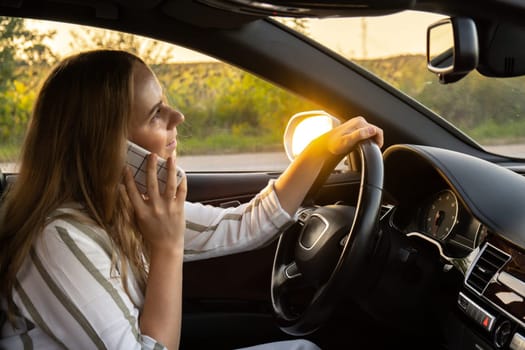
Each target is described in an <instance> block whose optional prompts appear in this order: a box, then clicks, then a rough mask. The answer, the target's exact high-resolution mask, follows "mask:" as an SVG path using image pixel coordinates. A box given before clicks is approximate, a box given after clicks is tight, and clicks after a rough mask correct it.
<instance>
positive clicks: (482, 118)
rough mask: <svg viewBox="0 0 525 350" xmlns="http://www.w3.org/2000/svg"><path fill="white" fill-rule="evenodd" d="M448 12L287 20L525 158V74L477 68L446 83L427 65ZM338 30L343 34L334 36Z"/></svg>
mask: <svg viewBox="0 0 525 350" xmlns="http://www.w3.org/2000/svg"><path fill="white" fill-rule="evenodd" d="M441 18H444V16H442V15H436V14H428V13H422V12H414V11H406V12H402V13H397V14H393V15H388V16H380V17H366V18H364V17H363V18H355V17H354V18H337V19H334V18H331V19H300V20H297V19H294V20H292V19H284V20H281V21H282V22H284V23H285V24H287V25H289V26H291V27H293V28H294V29H296V30H298V31H300V32H302V33H303V34H306V35H307V36H309V37H311V38H312V39H314V40H316V41H318V42H320V43H321V44H323V45H325V46H327V47H328V48H330V49H331V50H333V51H335V52H337V53H338V54H340V55H341V56H343V57H346V58H348V59H350V60H352V61H353V62H355V63H357V64H359V65H361V66H362V67H364V68H365V69H367V70H368V71H370V72H372V73H374V74H375V75H377V76H378V77H380V78H381V79H383V80H385V81H386V82H388V83H389V84H390V85H392V86H394V87H395V88H398V89H399V90H401V91H403V92H404V93H405V94H407V95H409V96H410V97H412V98H413V99H415V100H417V101H418V102H420V103H421V104H423V105H425V106H427V107H428V108H429V109H431V110H433V111H434V112H436V113H437V114H438V115H440V116H441V117H442V118H444V119H446V120H447V121H448V122H450V123H451V124H453V125H454V126H456V127H457V128H458V129H460V130H461V131H462V132H463V133H465V134H466V135H468V136H469V137H471V138H472V139H474V140H475V141H476V142H477V143H479V144H480V145H481V147H483V148H484V149H486V150H487V151H489V152H493V153H497V154H501V155H506V156H513V157H520V158H523V157H525V119H524V114H525V99H523V96H524V92H525V77H517V78H499V79H496V78H488V77H485V76H482V75H481V74H479V73H477V71H474V72H471V73H470V74H468V75H467V76H466V77H465V78H463V79H462V80H460V81H459V82H456V83H453V84H441V83H439V81H438V78H437V77H436V76H435V75H434V74H433V73H430V72H429V71H428V70H427V68H426V53H425V50H426V29H427V27H428V26H429V25H430V24H432V23H434V22H436V21H438V20H439V19H441ZM334 33H337V35H334Z"/></svg>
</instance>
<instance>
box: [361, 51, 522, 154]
mask: <svg viewBox="0 0 525 350" xmlns="http://www.w3.org/2000/svg"><path fill="white" fill-rule="evenodd" d="M360 63H361V64H362V65H363V66H364V67H366V68H367V69H369V70H370V71H372V72H373V73H375V74H376V75H378V76H379V77H381V78H382V79H384V80H386V81H387V82H389V83H390V84H391V85H392V86H394V87H396V88H398V89H400V90H401V91H403V92H405V93H406V94H407V95H409V96H411V97H413V98H414V99H416V100H417V101H419V102H421V103H422V104H423V105H425V106H426V107H428V108H430V109H432V110H433V111H435V112H436V113H437V114H439V115H441V116H443V117H446V119H447V120H448V121H449V122H450V123H452V124H453V125H455V126H456V127H458V128H459V129H461V130H462V131H464V132H465V133H466V134H468V135H469V136H471V137H472V138H473V139H475V140H477V141H478V142H482V143H484V144H487V145H488V144H498V143H502V142H507V143H510V142H522V141H523V140H525V99H524V98H523V96H524V94H525V86H523V78H522V77H518V78H500V79H495V78H487V77H484V76H482V75H480V74H479V73H477V72H476V71H474V72H471V73H469V74H468V75H467V76H466V77H465V78H463V79H461V80H460V81H458V82H456V83H454V84H446V85H444V84H441V83H439V82H438V79H437V77H436V76H435V75H434V74H432V73H430V72H428V71H427V69H426V58H425V56H422V55H406V56H398V57H391V58H387V59H379V60H368V61H361V62H360Z"/></svg>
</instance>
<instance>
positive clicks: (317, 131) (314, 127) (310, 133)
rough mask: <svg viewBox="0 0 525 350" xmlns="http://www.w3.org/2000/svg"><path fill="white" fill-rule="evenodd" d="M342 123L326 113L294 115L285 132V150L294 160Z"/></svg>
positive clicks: (289, 157) (310, 112)
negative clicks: (315, 141)
mask: <svg viewBox="0 0 525 350" xmlns="http://www.w3.org/2000/svg"><path fill="white" fill-rule="evenodd" d="M340 124H341V121H340V120H339V119H337V118H336V117H334V116H332V115H330V114H328V113H326V112H324V111H307V112H301V113H297V114H295V115H293V116H292V117H291V118H290V120H289V121H288V125H287V126H286V130H285V132H284V150H285V151H286V155H287V156H288V159H290V161H292V160H294V159H295V157H297V156H298V155H299V154H300V153H301V152H302V151H303V150H304V148H305V147H306V146H308V144H309V143H310V142H312V141H313V140H314V139H315V138H317V137H318V136H321V135H322V134H324V133H326V132H328V131H330V130H331V129H333V128H335V127H336V126H338V125H340Z"/></svg>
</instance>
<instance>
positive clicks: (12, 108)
mask: <svg viewBox="0 0 525 350" xmlns="http://www.w3.org/2000/svg"><path fill="white" fill-rule="evenodd" d="M54 34H55V33H54V32H52V31H49V32H38V31H32V30H29V29H28V28H27V27H26V22H25V21H24V20H23V19H21V18H12V17H0V60H1V62H2V64H1V68H0V144H1V145H2V146H3V148H4V150H2V151H1V152H0V158H1V160H6V159H8V160H12V159H14V158H15V157H16V153H17V150H18V148H19V147H18V145H19V143H20V141H21V139H22V136H23V134H24V133H25V130H26V126H27V122H28V120H29V115H30V111H31V108H32V106H33V102H34V99H35V93H34V91H35V88H36V86H37V85H39V83H40V80H41V78H42V72H43V71H44V70H45V69H47V68H48V67H49V66H50V65H51V64H53V63H54V62H55V61H56V57H55V55H54V54H53V52H52V51H51V49H50V48H49V47H48V46H47V45H46V44H45V43H44V42H45V40H46V39H49V38H52V37H53V36H54ZM5 149H9V150H10V151H9V152H7V151H5ZM11 150H12V151H11Z"/></svg>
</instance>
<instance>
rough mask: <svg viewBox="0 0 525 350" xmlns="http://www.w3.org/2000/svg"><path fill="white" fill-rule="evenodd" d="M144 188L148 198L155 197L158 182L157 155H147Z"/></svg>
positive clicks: (157, 190) (157, 191)
mask: <svg viewBox="0 0 525 350" xmlns="http://www.w3.org/2000/svg"><path fill="white" fill-rule="evenodd" d="M146 188H147V193H148V196H149V197H150V198H152V197H156V196H157V195H158V193H159V184H158V180H157V155H156V154H155V153H151V154H150V155H149V156H148V164H147V166H146Z"/></svg>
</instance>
